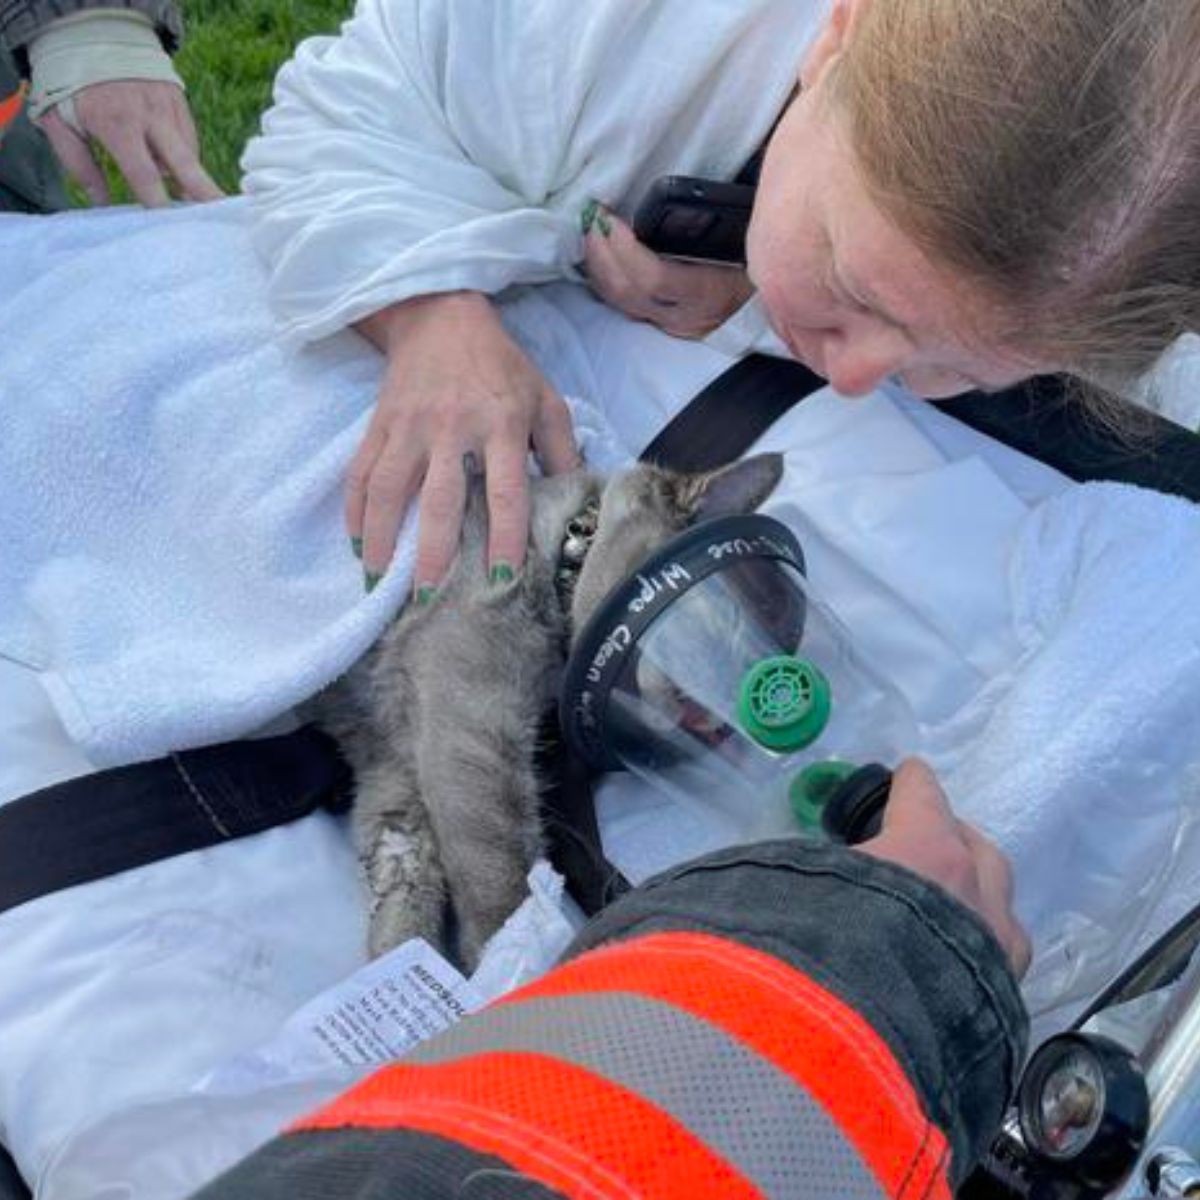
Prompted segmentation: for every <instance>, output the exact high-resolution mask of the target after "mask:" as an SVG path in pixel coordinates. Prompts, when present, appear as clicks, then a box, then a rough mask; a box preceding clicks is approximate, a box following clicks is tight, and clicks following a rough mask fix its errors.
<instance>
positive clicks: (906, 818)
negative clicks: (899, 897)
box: [857, 758, 1030, 977]
mask: <svg viewBox="0 0 1200 1200" xmlns="http://www.w3.org/2000/svg"><path fill="white" fill-rule="evenodd" d="M857 849H859V850H861V851H863V852H864V853H866V854H870V855H873V856H874V857H875V858H881V859H887V860H888V861H890V862H894V863H897V864H899V865H900V866H902V867H907V868H908V869H909V870H910V871H914V872H915V873H916V874H918V875H923V876H924V877H925V878H926V879H929V880H932V882H934V883H936V884H939V885H940V886H941V887H942V888H943V889H945V890H946V891H947V892H949V893H950V895H952V896H953V897H954V898H955V899H956V900H958V901H960V902H961V903H963V904H965V905H966V906H967V907H968V908H970V909H973V910H974V911H975V912H976V913H977V914H978V915H979V916H980V917H982V918H983V921H984V923H985V924H986V925H987V926H988V927H989V928H990V929H991V931H992V932H993V933H994V934H995V935H996V938H997V939H998V940H999V942H1000V945H1001V946H1003V947H1004V950H1005V953H1006V954H1007V955H1008V959H1009V962H1010V963H1011V964H1012V967H1013V970H1014V971H1015V972H1016V974H1017V975H1018V977H1019V976H1021V975H1024V973H1025V971H1026V970H1027V969H1028V967H1029V959H1030V946H1029V938H1028V937H1027V936H1026V934H1025V931H1024V930H1023V929H1022V928H1021V926H1020V924H1019V923H1018V922H1017V919H1016V917H1015V916H1014V914H1013V911H1012V872H1011V870H1010V869H1009V865H1008V860H1007V859H1006V858H1005V857H1004V856H1003V855H1002V854H1001V853H1000V851H999V850H997V849H996V847H995V846H994V845H992V843H991V842H990V841H988V839H987V838H985V837H984V836H983V834H982V833H980V832H979V830H977V829H975V828H974V827H972V826H971V825H968V824H967V823H966V822H965V821H959V820H958V819H957V818H956V817H955V816H954V813H953V812H952V811H951V809H950V804H949V802H948V801H947V800H946V794H945V792H943V791H942V789H941V786H940V785H939V784H938V781H937V779H936V778H935V776H934V774H933V772H932V771H931V770H930V769H929V768H928V767H927V766H926V765H925V764H924V763H923V762H921V761H920V760H919V759H915V758H910V759H907V760H906V761H905V762H903V763H901V764H900V766H899V767H898V768H897V769H896V772H895V774H894V775H893V776H892V787H891V793H890V795H889V796H888V803H887V808H885V809H884V816H883V829H882V831H881V832H880V833H879V835H878V836H877V837H874V838H872V839H871V840H870V841H869V842H864V843H863V844H862V845H861V846H858V847H857Z"/></svg>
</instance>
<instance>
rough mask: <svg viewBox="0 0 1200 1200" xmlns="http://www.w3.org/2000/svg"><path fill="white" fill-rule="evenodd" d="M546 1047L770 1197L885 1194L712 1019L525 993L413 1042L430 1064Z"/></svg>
mask: <svg viewBox="0 0 1200 1200" xmlns="http://www.w3.org/2000/svg"><path fill="white" fill-rule="evenodd" d="M489 1051H490V1052H498V1053H504V1052H528V1053H535V1054H546V1055H549V1056H551V1057H553V1058H556V1059H559V1060H561V1061H564V1062H568V1063H572V1064H574V1065H576V1066H579V1067H583V1068H586V1069H587V1070H589V1071H592V1072H594V1073H595V1074H597V1075H600V1076H603V1078H605V1079H607V1080H609V1081H610V1082H611V1083H614V1084H618V1085H620V1086H621V1087H625V1088H628V1089H629V1090H630V1091H632V1092H635V1093H637V1094H638V1095H639V1096H641V1097H643V1098H644V1099H646V1100H648V1101H649V1102H650V1103H651V1104H653V1105H654V1106H655V1107H656V1108H658V1109H660V1110H662V1111H663V1112H665V1113H668V1114H669V1115H670V1116H672V1117H674V1118H675V1120H677V1121H678V1122H679V1123H680V1124H681V1125H683V1126H685V1127H686V1128H687V1129H688V1130H689V1131H690V1132H691V1133H692V1134H693V1135H694V1136H695V1137H696V1138H698V1139H699V1140H700V1141H701V1142H703V1143H704V1144H705V1145H706V1146H708V1147H709V1149H711V1150H712V1151H713V1152H714V1153H716V1154H718V1155H720V1157H722V1158H723V1159H725V1160H726V1161H727V1162H728V1163H729V1164H730V1165H731V1166H733V1167H734V1168H735V1169H736V1170H737V1171H739V1172H740V1173H741V1174H742V1175H743V1176H744V1177H745V1178H746V1179H748V1180H750V1181H751V1182H752V1183H753V1184H754V1185H755V1186H756V1187H757V1188H758V1189H759V1190H760V1191H761V1192H763V1193H764V1194H765V1195H767V1196H771V1197H797V1198H799V1197H804V1200H823V1198H825V1197H828V1198H829V1200H878V1198H879V1197H880V1196H883V1195H884V1194H885V1193H884V1191H883V1189H882V1188H881V1187H880V1185H879V1183H878V1181H877V1180H876V1179H875V1177H874V1176H873V1175H872V1174H871V1172H870V1170H869V1168H868V1167H867V1166H866V1164H865V1163H864V1162H863V1161H862V1159H861V1158H860V1157H859V1155H858V1152H857V1151H856V1150H855V1148H854V1147H853V1146H852V1145H850V1144H849V1143H848V1142H847V1141H846V1140H845V1138H844V1137H843V1136H842V1133H841V1131H840V1130H839V1129H838V1127H837V1125H836V1124H835V1123H834V1121H833V1119H832V1118H831V1117H830V1116H829V1114H828V1113H827V1112H826V1111H825V1110H824V1109H823V1108H822V1107H821V1106H820V1105H819V1104H818V1103H817V1102H816V1101H814V1100H813V1099H812V1097H811V1096H809V1094H808V1093H807V1092H806V1091H804V1089H803V1088H801V1087H800V1086H799V1085H798V1084H797V1083H796V1082H795V1081H794V1080H792V1079H791V1078H790V1077H789V1076H787V1075H785V1074H784V1073H783V1072H782V1071H781V1070H779V1068H778V1067H776V1066H775V1065H774V1064H773V1063H771V1062H769V1061H768V1060H767V1059H765V1058H763V1057H762V1056H761V1055H759V1054H756V1053H755V1052H754V1051H753V1050H751V1049H749V1048H748V1047H747V1046H745V1045H744V1044H743V1043H741V1042H739V1041H738V1040H736V1039H735V1038H732V1037H730V1036H729V1035H728V1034H727V1033H725V1032H724V1031H723V1030H721V1029H719V1028H718V1027H717V1026H715V1025H713V1024H711V1023H709V1022H708V1021H704V1020H702V1019H700V1018H697V1017H693V1016H691V1015H690V1014H688V1013H686V1012H684V1011H682V1010H681V1009H678V1008H675V1007H674V1006H672V1005H670V1004H667V1003H664V1002H663V1001H659V1000H653V999H649V998H647V997H644V996H638V995H636V994H633V993H630V992H604V993H601V994H598V995H587V996H560V997H548V998H542V999H531V1000H526V1001H522V1002H520V1003H517V1004H507V1005H501V1006H500V1007H498V1008H492V1009H488V1010H487V1011H485V1012H482V1013H478V1014H476V1015H475V1016H473V1017H472V1018H471V1020H470V1021H468V1022H466V1023H464V1024H462V1025H456V1026H454V1027H453V1028H452V1029H449V1030H447V1031H446V1032H445V1033H444V1034H442V1035H441V1036H440V1037H437V1038H435V1039H433V1040H432V1041H430V1042H425V1043H424V1044H422V1045H420V1046H418V1047H417V1048H416V1049H415V1050H414V1051H412V1052H411V1053H410V1054H409V1055H408V1056H407V1061H409V1062H414V1063H423V1064H427V1065H432V1064H434V1063H442V1062H449V1061H452V1060H454V1059H459V1058H464V1057H467V1056H469V1055H472V1054H480V1053H487V1052H489Z"/></svg>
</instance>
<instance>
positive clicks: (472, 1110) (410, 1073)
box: [289, 1054, 762, 1200]
mask: <svg viewBox="0 0 1200 1200" xmlns="http://www.w3.org/2000/svg"><path fill="white" fill-rule="evenodd" d="M347 1126H351V1127H355V1128H368V1129H394V1128H405V1129H416V1130H421V1131H423V1132H425V1133H430V1134H435V1135H437V1136H440V1137H445V1138H450V1139H453V1140H454V1141H457V1142H460V1143H463V1144H464V1145H467V1146H470V1147H472V1148H473V1149H475V1150H478V1151H480V1152H482V1153H486V1154H493V1155H495V1156H496V1157H498V1158H502V1159H503V1160H504V1161H505V1162H507V1163H509V1164H510V1165H511V1166H513V1167H514V1168H515V1169H517V1170H519V1171H523V1172H524V1173H525V1174H526V1175H528V1176H529V1177H530V1178H532V1179H536V1180H538V1181H539V1182H541V1183H543V1184H545V1185H546V1186H547V1187H550V1188H554V1189H555V1190H557V1191H559V1192H562V1193H563V1194H564V1195H566V1196H570V1197H572V1198H574V1200H617V1198H619V1197H630V1198H631V1200H632V1198H634V1197H654V1198H655V1200H697V1197H699V1196H706V1195H707V1196H720V1197H722V1200H762V1193H761V1192H759V1191H758V1190H757V1189H756V1188H755V1187H754V1186H753V1185H751V1184H750V1183H749V1182H748V1181H747V1180H746V1179H745V1178H744V1177H743V1176H742V1175H740V1174H739V1173H737V1172H736V1171H735V1170H734V1169H733V1168H732V1167H731V1166H730V1165H729V1163H727V1162H726V1161H725V1160H724V1159H722V1158H719V1157H718V1156H717V1155H716V1154H714V1153H713V1152H712V1151H711V1150H709V1149H708V1147H706V1146H705V1145H704V1144H703V1143H702V1142H700V1141H698V1140H697V1139H696V1138H695V1137H693V1136H692V1135H691V1134H690V1133H689V1132H688V1131H687V1130H686V1129H685V1128H684V1127H683V1126H682V1125H680V1124H679V1123H678V1122H677V1121H675V1120H674V1119H673V1118H671V1117H669V1116H667V1115H666V1114H665V1113H663V1112H662V1111H660V1110H659V1109H658V1108H656V1107H654V1105H652V1104H648V1103H647V1102H646V1101H645V1100H642V1099H641V1098H640V1097H639V1096H637V1095H636V1094H635V1093H633V1092H630V1091H628V1090H626V1089H625V1088H622V1087H618V1086H616V1085H614V1084H612V1083H609V1082H608V1081H607V1080H605V1079H603V1078H601V1077H600V1076H598V1075H595V1074H593V1073H592V1072H590V1071H586V1070H583V1069H581V1068H579V1067H575V1066H572V1065H570V1064H567V1063H563V1062H559V1061H558V1060H556V1059H552V1058H547V1057H545V1056H543V1055H538V1054H481V1055H478V1056H474V1057H471V1058H467V1059H463V1060H460V1061H456V1062H451V1063H445V1064H441V1065H437V1066H407V1065H405V1064H403V1063H400V1064H397V1065H396V1066H394V1067H385V1068H384V1069H383V1070H381V1071H378V1072H376V1073H375V1074H374V1075H372V1076H371V1077H370V1078H369V1079H366V1080H364V1081H363V1082H362V1083H360V1084H359V1085H357V1086H356V1087H354V1088H352V1089H351V1090H350V1091H349V1092H347V1093H345V1095H343V1096H340V1097H339V1098H338V1099H337V1100H335V1101H334V1102H333V1103H332V1104H330V1105H329V1106H328V1107H326V1108H324V1109H322V1110H321V1111H319V1112H317V1113H316V1114H314V1115H313V1116H311V1117H306V1118H304V1119H303V1120H302V1121H300V1122H299V1123H297V1124H296V1125H294V1126H293V1127H292V1129H291V1130H290V1131H289V1132H296V1131H300V1130H319V1129H341V1128H345V1127H347Z"/></svg>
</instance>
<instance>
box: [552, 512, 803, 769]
mask: <svg viewBox="0 0 1200 1200" xmlns="http://www.w3.org/2000/svg"><path fill="white" fill-rule="evenodd" d="M748 559H768V560H774V561H777V562H783V563H787V564H789V565H790V566H792V567H794V568H795V569H796V570H797V571H799V572H800V574H801V575H806V574H807V571H806V567H805V561H804V552H803V550H802V549H801V547H800V542H799V541H798V540H797V538H796V535H795V534H794V533H792V531H791V530H790V529H789V528H788V527H787V526H786V525H784V524H783V523H782V522H781V521H777V520H776V519H775V518H774V517H767V516H764V515H762V514H761V513H743V514H739V515H736V516H730V517H716V518H714V519H713V520H711V521H704V522H701V523H700V524H698V525H692V526H690V527H689V528H687V529H685V530H684V531H683V532H682V533H680V534H679V535H678V536H677V537H674V538H672V539H671V541H669V542H668V543H667V544H666V545H665V546H663V547H661V548H660V549H659V550H657V551H655V552H654V553H653V554H652V555H650V556H649V557H648V558H647V559H645V560H644V561H643V562H642V563H641V565H640V566H638V567H637V568H636V569H635V570H634V571H633V573H632V574H631V575H630V576H629V577H628V578H627V579H625V580H623V581H622V582H621V583H619V584H617V586H616V587H614V588H613V589H612V591H610V592H609V593H608V595H607V596H605V597H604V599H603V600H602V601H601V602H600V604H599V606H598V607H597V608H596V611H595V612H594V613H593V614H592V616H591V618H590V619H589V621H588V622H587V624H586V625H585V626H584V628H583V629H582V630H581V631H580V633H579V635H578V636H577V637H576V638H575V639H574V645H573V647H572V650H571V654H570V657H569V658H568V659H567V665H566V668H565V670H564V672H563V682H562V688H561V690H560V692H559V707H558V713H559V724H560V727H561V729H562V733H563V737H564V738H565V740H566V743H567V746H568V747H569V748H570V750H571V751H572V752H573V753H574V754H575V755H576V756H578V757H579V758H581V759H583V761H584V762H586V763H587V764H588V766H590V767H592V768H593V769H594V770H597V771H618V770H621V769H622V763H621V761H620V759H618V758H617V757H616V756H615V755H614V754H613V753H612V752H611V751H610V750H609V749H608V748H607V746H605V744H604V738H603V729H604V723H605V710H606V708H607V705H608V697H609V693H610V692H611V690H612V687H613V685H614V684H615V683H616V681H617V679H618V677H619V676H620V674H621V670H622V669H623V667H624V665H625V661H626V651H628V650H630V649H631V648H632V647H634V646H636V645H637V643H638V640H639V639H640V638H641V637H642V635H643V634H644V633H645V632H646V630H647V629H649V628H650V626H651V625H652V624H653V623H654V621H655V620H656V619H657V617H658V616H659V615H660V614H661V613H663V612H664V611H665V610H666V609H667V608H669V607H670V606H671V605H672V604H673V603H674V602H675V601H676V600H678V599H679V598H680V597H681V596H683V595H684V594H685V593H687V592H688V591H690V590H691V589H692V588H693V587H695V586H696V585H697V584H699V583H702V582H703V581H704V580H705V579H707V578H708V577H709V576H710V575H715V574H716V573H717V572H719V571H722V570H724V569H726V568H727V567H729V566H732V565H735V564H737V563H741V562H745V561H747V560H748ZM801 620H803V615H801Z"/></svg>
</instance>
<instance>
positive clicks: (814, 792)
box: [788, 758, 858, 833]
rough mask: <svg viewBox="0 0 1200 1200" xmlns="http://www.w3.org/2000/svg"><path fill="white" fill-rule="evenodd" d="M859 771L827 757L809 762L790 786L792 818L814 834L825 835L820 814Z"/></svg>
mask: <svg viewBox="0 0 1200 1200" xmlns="http://www.w3.org/2000/svg"><path fill="white" fill-rule="evenodd" d="M857 770H858V768H857V767H856V766H855V765H854V764H853V763H848V762H841V761H839V760H838V759H836V758H827V759H823V760H822V761H821V762H815V763H809V765H808V766H807V767H805V768H804V770H803V771H801V772H799V774H797V775H796V777H795V778H794V779H793V780H792V782H791V784H790V786H789V787H788V801H789V802H790V804H791V806H792V814H793V816H795V818H796V820H797V821H798V822H799V823H800V825H801V826H802V827H803V828H804V829H807V830H809V831H810V832H812V833H820V832H822V830H823V828H824V827H823V826H822V824H821V814H822V813H823V812H824V811H825V806H826V805H827V804H828V803H829V801H830V800H832V799H833V797H834V794H835V793H836V792H837V790H838V788H839V787H841V786H842V784H843V783H844V782H845V780H847V779H849V778H850V776H851V775H853V774H854V772H855V771H857Z"/></svg>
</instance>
